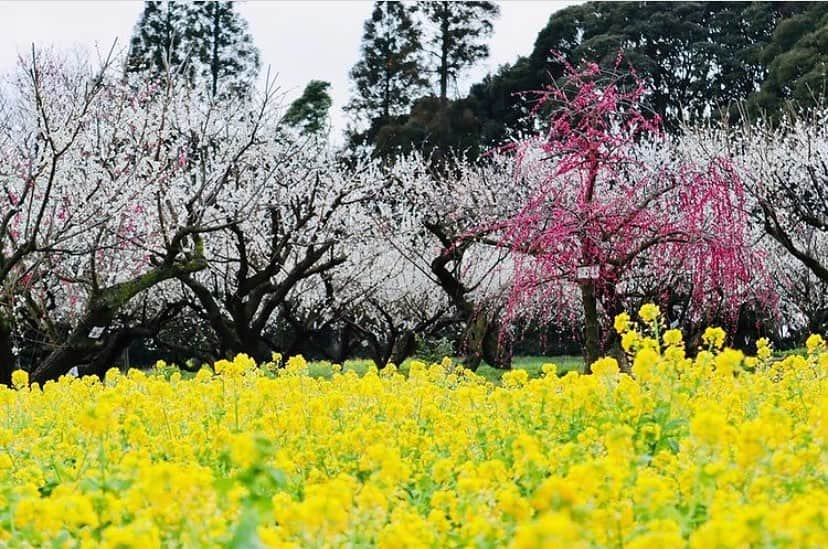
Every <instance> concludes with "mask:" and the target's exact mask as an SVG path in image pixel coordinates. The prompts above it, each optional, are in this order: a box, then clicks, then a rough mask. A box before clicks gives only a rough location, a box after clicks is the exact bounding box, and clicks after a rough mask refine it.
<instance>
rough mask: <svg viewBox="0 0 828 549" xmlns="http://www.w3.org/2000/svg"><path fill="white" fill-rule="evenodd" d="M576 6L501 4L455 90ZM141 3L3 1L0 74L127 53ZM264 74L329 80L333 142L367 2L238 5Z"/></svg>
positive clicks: (293, 84) (298, 88) (523, 49)
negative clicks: (47, 52)
mask: <svg viewBox="0 0 828 549" xmlns="http://www.w3.org/2000/svg"><path fill="white" fill-rule="evenodd" d="M574 3H576V2H574V1H523V0H512V1H505V2H501V3H500V6H501V16H500V18H499V19H498V20H497V21H495V25H494V30H495V32H494V36H493V37H492V39H491V41H490V43H489V44H490V49H491V56H490V58H489V59H488V60H486V61H484V62H481V63H480V64H479V65H477V66H476V67H474V69H472V70H469V71H468V72H467V73H466V74H465V75H464V77H463V79H462V82H461V83H460V88H461V89H460V93H465V92H466V91H468V86H469V85H470V84H471V83H473V82H476V81H478V80H479V79H480V78H481V77H482V76H483V75H485V74H486V73H487V72H490V71H492V70H494V69H495V68H497V66H499V65H502V64H503V63H510V62H512V61H514V60H515V58H516V57H517V56H518V55H520V54H524V55H525V54H528V53H530V52H531V51H532V46H533V45H534V42H535V37H536V36H537V34H538V31H540V29H541V28H543V27H544V25H545V24H546V22H547V21H548V19H549V16H550V15H551V14H552V13H553V12H555V11H557V10H559V9H561V8H563V7H565V6H567V5H571V4H574ZM142 6H143V2H140V1H138V2H135V1H113V0H110V1H106V2H104V1H98V2H91V1H70V0H64V1H35V0H27V1H12V2H10V1H3V2H0V71H2V72H3V73H6V72H8V71H9V70H11V69H13V68H14V65H15V63H16V60H17V56H18V54H19V53H21V52H27V51H28V50H29V48H30V47H31V44H32V43H33V42H34V43H35V44H37V45H54V46H57V47H59V48H83V49H89V50H90V51H92V52H94V48H95V47H96V46H98V47H100V49H102V50H108V48H109V46H111V44H112V42H113V41H114V40H115V39H117V40H118V44H119V45H120V46H121V47H123V48H124V50H125V49H126V47H127V46H128V44H129V38H130V36H131V35H132V30H133V27H134V25H135V23H136V21H137V20H138V17H139V15H140V13H141V10H142ZM237 6H238V9H239V11H240V13H241V14H242V15H243V16H244V17H245V19H247V22H248V24H249V25H250V32H251V34H252V35H253V41H254V43H255V44H256V46H257V47H258V48H259V51H260V53H261V61H262V69H263V71H262V72H264V71H265V70H266V68H267V66H268V65H269V66H270V67H271V70H272V72H274V73H278V75H279V78H278V83H279V85H280V87H281V88H282V89H284V90H285V91H286V92H287V99H288V100H290V99H292V98H295V97H296V96H298V95H299V94H300V93H301V92H302V89H303V88H304V86H305V84H306V83H307V82H308V81H309V80H312V79H317V80H326V81H329V82H331V85H332V90H331V95H332V97H333V101H334V105H333V109H332V112H331V115H332V121H333V126H334V136H335V139H337V140H339V139H340V136H341V133H342V131H343V130H344V128H345V116H344V114H343V112H342V106H343V105H344V104H345V103H346V102H347V101H348V96H349V94H350V86H349V81H348V71H349V70H350V68H351V67H352V66H353V65H354V63H356V61H357V60H358V58H359V46H360V38H361V37H362V24H363V22H364V21H365V19H366V17H368V15H369V14H370V12H371V6H372V3H371V2H370V1H344V0H339V1H301V2H300V1H264V0H259V1H246V2H238V3H237Z"/></svg>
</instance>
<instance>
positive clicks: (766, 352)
mask: <svg viewBox="0 0 828 549" xmlns="http://www.w3.org/2000/svg"><path fill="white" fill-rule="evenodd" d="M771 356H773V349H772V348H771V344H770V342H769V341H768V338H766V337H760V338H759V339H758V340H757V341H756V358H758V359H760V360H768V359H769V358H770V357H771Z"/></svg>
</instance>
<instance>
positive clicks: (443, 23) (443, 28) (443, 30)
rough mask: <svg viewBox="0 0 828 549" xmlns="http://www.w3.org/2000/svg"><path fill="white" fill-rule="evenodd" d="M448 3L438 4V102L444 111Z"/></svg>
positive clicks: (447, 44)
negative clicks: (439, 46) (439, 41)
mask: <svg viewBox="0 0 828 549" xmlns="http://www.w3.org/2000/svg"><path fill="white" fill-rule="evenodd" d="M448 4H449V3H448V2H441V3H440V9H441V12H440V39H441V43H440V45H441V48H440V69H439V71H440V102H441V103H442V104H443V110H444V111H445V104H446V100H447V98H448V77H449V75H448V73H449V68H448V55H449V31H450V29H449V6H448Z"/></svg>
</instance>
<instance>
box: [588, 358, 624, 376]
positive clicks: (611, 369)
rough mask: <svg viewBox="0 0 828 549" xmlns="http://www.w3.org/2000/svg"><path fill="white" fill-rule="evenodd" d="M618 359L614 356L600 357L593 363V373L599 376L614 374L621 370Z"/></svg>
mask: <svg viewBox="0 0 828 549" xmlns="http://www.w3.org/2000/svg"><path fill="white" fill-rule="evenodd" d="M620 371H621V370H620V369H619V368H618V361H617V360H615V359H614V358H612V357H604V358H599V359H598V360H596V361H595V362H594V363H593V364H592V373H593V374H595V375H599V376H612V375H615V374H617V373H618V372H620Z"/></svg>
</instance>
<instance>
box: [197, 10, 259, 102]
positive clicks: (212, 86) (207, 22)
mask: <svg viewBox="0 0 828 549" xmlns="http://www.w3.org/2000/svg"><path fill="white" fill-rule="evenodd" d="M187 41H188V42H189V43H190V44H192V46H193V56H194V58H195V59H197V60H198V63H199V66H200V71H199V72H200V76H201V77H202V78H203V80H204V83H205V85H206V87H207V89H208V91H209V93H210V95H211V96H218V95H224V94H230V95H245V94H247V92H248V90H249V88H250V86H251V85H252V84H253V82H254V80H255V79H256V75H257V74H258V72H259V51H258V49H257V48H256V47H255V46H254V45H253V37H252V36H251V35H250V33H249V32H248V30H247V22H246V21H245V20H244V19H243V18H242V17H241V16H240V15H239V14H238V13H237V12H236V10H235V9H234V7H233V2H194V3H193V4H192V6H191V8H190V13H189V24H188V34H187Z"/></svg>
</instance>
